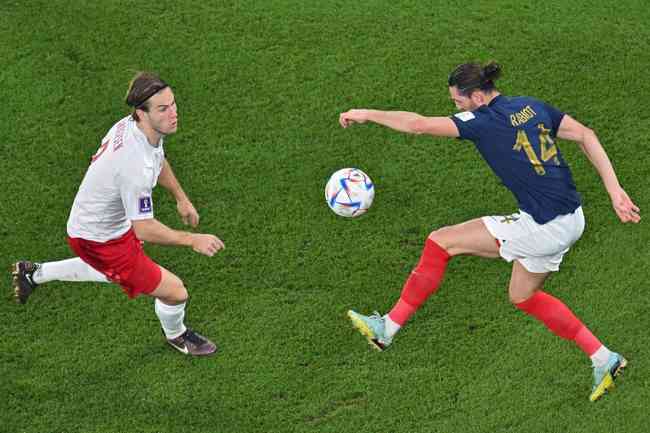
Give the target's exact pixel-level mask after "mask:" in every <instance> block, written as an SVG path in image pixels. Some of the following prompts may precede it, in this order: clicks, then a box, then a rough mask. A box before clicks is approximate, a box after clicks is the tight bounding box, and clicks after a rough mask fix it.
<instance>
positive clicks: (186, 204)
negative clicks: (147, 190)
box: [158, 159, 199, 227]
mask: <svg viewBox="0 0 650 433" xmlns="http://www.w3.org/2000/svg"><path fill="white" fill-rule="evenodd" d="M158 183H159V184H160V185H162V186H163V187H164V188H165V189H166V190H168V191H169V192H170V193H171V195H172V196H174V198H175V199H176V209H177V210H178V214H179V215H180V216H181V218H182V219H183V223H184V224H185V225H188V224H189V225H191V226H192V227H196V226H197V225H199V213H198V212H197V211H196V209H195V208H194V205H193V204H192V202H191V201H190V199H189V198H188V197H187V194H185V191H183V188H181V184H180V183H179V182H178V179H176V176H175V175H174V171H173V170H172V167H171V165H169V162H168V161H167V159H165V161H164V162H163V167H162V170H160V176H158Z"/></svg>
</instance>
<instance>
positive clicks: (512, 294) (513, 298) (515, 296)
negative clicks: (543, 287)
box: [508, 289, 535, 305]
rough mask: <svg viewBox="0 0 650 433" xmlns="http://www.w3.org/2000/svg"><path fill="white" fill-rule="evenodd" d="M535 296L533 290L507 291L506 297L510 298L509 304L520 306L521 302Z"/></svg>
mask: <svg viewBox="0 0 650 433" xmlns="http://www.w3.org/2000/svg"><path fill="white" fill-rule="evenodd" d="M534 294H535V291H534V290H532V291H531V290H525V291H521V290H512V289H511V290H509V291H508V297H509V298H510V302H511V303H512V304H513V305H516V304H521V303H522V302H524V301H526V300H527V299H530V297H531V296H533V295H534Z"/></svg>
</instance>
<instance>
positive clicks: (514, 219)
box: [482, 207, 585, 273]
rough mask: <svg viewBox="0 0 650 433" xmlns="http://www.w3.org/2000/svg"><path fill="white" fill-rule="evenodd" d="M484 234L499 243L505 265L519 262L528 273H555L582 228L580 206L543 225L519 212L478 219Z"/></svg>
mask: <svg viewBox="0 0 650 433" xmlns="http://www.w3.org/2000/svg"><path fill="white" fill-rule="evenodd" d="M482 220H483V223H484V224H485V226H486V227H487V229H488V231H489V232H490V234H491V235H492V236H494V237H495V238H496V239H497V240H498V241H499V243H500V246H499V254H500V255H501V257H503V258H504V259H505V260H507V261H508V262H511V261H513V260H517V261H519V263H521V264H522V265H523V266H524V268H526V269H527V270H528V271H529V272H534V273H544V272H555V271H557V270H558V269H559V268H560V263H562V257H563V256H564V254H566V252H567V251H569V248H570V247H571V245H573V244H574V243H575V242H576V241H577V240H578V239H580V236H582V232H583V231H584V229H585V216H584V214H583V213H582V207H578V209H576V210H575V211H574V212H573V213H570V214H566V215H560V216H558V217H555V219H553V220H551V221H549V222H547V223H546V224H537V223H536V222H535V220H534V219H533V217H532V216H530V215H529V214H527V213H526V212H524V211H521V210H520V211H519V212H517V213H514V214H512V215H507V216H486V217H483V218H482Z"/></svg>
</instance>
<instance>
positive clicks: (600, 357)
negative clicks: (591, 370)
mask: <svg viewBox="0 0 650 433" xmlns="http://www.w3.org/2000/svg"><path fill="white" fill-rule="evenodd" d="M611 354H612V352H610V350H609V349H608V348H606V347H605V345H604V344H603V345H602V346H600V349H598V350H597V351H596V352H594V354H593V355H591V356H590V358H591V363H592V364H593V366H594V367H602V366H604V365H605V364H607V361H609V356H610V355H611Z"/></svg>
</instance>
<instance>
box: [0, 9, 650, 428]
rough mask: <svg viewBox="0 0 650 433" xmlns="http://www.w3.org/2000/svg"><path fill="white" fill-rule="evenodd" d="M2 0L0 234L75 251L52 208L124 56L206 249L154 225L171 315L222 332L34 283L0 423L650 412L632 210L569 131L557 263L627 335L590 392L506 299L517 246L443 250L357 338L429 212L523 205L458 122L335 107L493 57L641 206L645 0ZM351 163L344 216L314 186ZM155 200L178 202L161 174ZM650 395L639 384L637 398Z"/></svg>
mask: <svg viewBox="0 0 650 433" xmlns="http://www.w3.org/2000/svg"><path fill="white" fill-rule="evenodd" d="M425 3H426V2H417V1H403V2H389V1H371V2H360V3H350V2H342V1H331V2H327V4H324V3H323V4H321V5H320V6H317V4H320V3H317V2H302V1H268V2H258V1H238V2H214V1H206V2H201V4H198V3H197V2H188V1H175V2H171V1H161V2H157V3H151V4H142V3H135V2H132V1H105V2H101V3H99V2H97V3H96V4H95V3H93V4H89V3H88V2H82V1H68V2H64V1H59V0H57V1H53V2H51V1H50V2H46V1H29V0H27V1H20V2H19V1H9V0H7V1H3V2H2V3H1V4H0V36H1V38H0V58H2V59H3V68H2V69H1V70H0V88H2V94H3V98H2V99H3V102H2V104H1V105H0V118H2V128H0V154H1V156H2V158H0V169H1V171H2V173H3V176H2V180H1V181H0V182H2V187H3V188H2V189H3V190H4V191H5V204H4V205H3V206H2V207H1V208H0V220H1V221H2V224H0V233H1V235H2V243H1V246H0V248H1V250H0V251H1V256H2V259H3V260H2V261H3V263H4V264H5V265H6V266H7V267H8V266H9V265H10V263H11V262H12V261H14V260H17V259H24V258H29V259H34V260H51V259H62V258H66V257H69V256H70V253H69V251H68V247H67V245H66V244H65V242H64V236H65V222H66V219H67V215H68V212H69V208H70V205H71V203H72V199H73V197H74V194H75V192H76V189H77V187H78V184H79V182H80V180H81V178H82V176H83V174H84V172H85V170H86V167H87V163H88V160H89V157H90V155H91V154H93V153H94V152H95V150H96V148H97V147H98V145H99V142H100V139H101V137H102V136H103V134H104V133H105V132H106V130H107V129H108V128H109V127H110V126H111V125H112V124H113V123H114V122H115V121H117V120H118V119H119V118H120V117H121V116H122V115H124V114H125V113H126V112H127V111H126V107H125V106H124V104H123V99H122V98H123V95H124V92H125V90H126V85H127V83H128V80H129V79H130V78H131V76H132V75H133V73H134V72H135V71H137V70H143V69H151V70H155V71H158V72H159V73H160V74H161V75H162V76H163V77H164V78H165V79H166V80H168V81H169V82H170V83H172V84H173V86H174V89H175V91H176V96H177V100H178V103H179V110H180V129H179V133H178V134H177V135H175V136H173V137H170V138H169V139H168V140H167V142H166V151H167V155H168V158H169V159H170V161H171V162H172V166H173V167H174V169H175V171H176V173H177V176H178V177H179V179H180V180H181V183H182V184H183V186H184V188H185V190H186V191H187V192H188V194H189V195H190V197H191V198H192V200H193V201H194V204H195V205H196V206H197V208H198V209H199V211H200V213H201V216H202V221H201V230H202V231H205V232H213V233H216V234H218V235H219V236H220V237H221V238H222V239H223V240H224V241H225V243H226V246H227V249H226V250H225V251H224V252H222V253H220V254H219V255H218V256H216V257H214V258H206V257H202V256H199V255H196V254H194V253H192V252H191V251H190V250H183V249H173V248H162V247H155V246H149V247H148V252H149V253H150V255H151V256H152V257H153V258H154V259H156V260H157V261H159V262H160V263H161V264H163V265H165V266H166V267H167V268H169V269H171V270H172V271H174V272H175V273H177V274H178V275H179V276H181V278H183V280H184V281H185V283H186V285H187V287H188V289H189V291H190V295H191V302H190V305H189V309H188V319H189V323H190V324H191V325H192V326H194V327H196V328H197V329H198V330H199V331H200V332H202V333H204V334H205V335H208V336H210V337H213V338H214V339H215V340H216V341H217V342H218V343H219V344H220V346H221V353H220V354H219V355H218V356H217V357H214V358H211V359H188V358H184V357H182V356H180V355H179V354H177V353H176V352H175V351H173V350H172V349H171V348H169V347H166V346H165V345H164V344H163V341H162V338H161V336H160V333H159V330H158V323H157V319H156V317H155V315H154V312H153V306H152V302H151V300H150V299H145V298H140V299H138V300H136V301H127V299H126V297H125V296H123V295H121V294H120V290H119V289H118V288H117V287H115V286H109V285H98V284H85V283H84V284H64V283H51V284H48V285H47V286H42V287H41V288H39V291H38V293H37V294H36V295H35V296H34V297H33V298H31V299H30V301H29V303H28V304H27V305H25V306H19V305H15V304H14V303H13V302H12V301H11V299H10V292H9V290H10V289H9V287H10V278H9V274H8V273H7V274H6V279H5V287H6V290H5V293H6V296H5V298H4V299H5V300H4V302H2V303H1V304H0V316H1V317H2V318H3V322H4V323H5V327H4V331H3V335H4V338H3V341H2V349H1V352H0V377H1V378H2V379H1V380H0V396H2V397H1V398H0V400H1V401H2V406H3V408H2V411H0V431H2V432H85V433H90V432H126V431H128V432H190V431H191V432H307V431H309V432H350V431H354V432H358V433H360V432H375V431H387V432H496V431H499V432H520V431H521V432H532V431H535V432H560V431H562V432H564V431H571V432H599V431H625V432H642V431H646V428H647V421H648V415H647V408H646V406H647V402H648V401H649V400H650V395H649V394H650V392H649V391H648V390H649V389H650V387H649V382H648V377H650V369H649V368H648V363H647V362H645V361H646V360H647V359H650V353H649V351H648V347H650V339H649V338H648V336H647V329H648V315H647V311H648V307H649V301H648V296H647V293H646V292H647V272H648V271H647V269H648V267H649V266H650V259H649V255H648V253H647V245H648V242H649V241H650V232H649V230H648V229H647V222H645V221H643V222H642V223H641V224H640V225H638V226H624V225H622V224H620V223H618V221H617V219H616V217H615V214H614V213H613V211H612V209H611V206H610V204H609V199H608V197H607V195H606V193H605V192H604V190H603V188H602V186H601V183H600V180H599V178H598V176H597V175H596V173H595V172H594V170H593V169H592V168H591V166H590V164H589V162H588V161H587V160H586V158H585V157H584V156H583V155H582V154H581V153H580V151H579V150H578V149H577V147H576V146H574V145H572V144H570V143H560V147H561V148H562V150H563V152H564V154H565V157H566V158H567V159H568V161H569V162H570V164H571V165H572V168H573V172H574V177H575V179H576V182H577V184H578V189H579V190H580V191H581V193H582V194H583V198H584V209H585V214H586V217H587V230H586V232H585V234H584V236H583V238H582V239H581V240H580V241H579V243H578V244H577V245H576V246H575V247H574V248H573V249H572V251H571V253H570V254H569V255H568V256H567V257H566V259H565V262H564V264H563V267H562V271H561V272H560V273H559V274H557V275H555V276H554V277H553V278H552V279H551V280H550V281H549V283H548V285H547V290H548V291H549V292H551V293H553V294H554V295H556V296H558V297H560V298H561V299H563V300H564V301H565V302H566V303H567V304H568V305H569V306H570V307H571V308H572V309H573V310H574V311H575V312H576V313H577V314H578V315H579V316H580V317H581V318H582V319H583V320H584V321H585V323H586V324H587V325H588V326H590V328H591V329H593V330H594V331H595V333H596V334H597V335H599V336H600V337H601V338H602V339H603V341H604V342H605V343H606V344H608V345H610V346H611V347H612V348H613V349H616V350H620V351H621V352H622V353H624V354H625V355H626V356H627V357H628V358H629V361H630V367H629V369H628V372H627V373H626V375H625V376H624V377H623V378H622V379H621V380H620V382H619V383H620V385H619V387H618V388H617V390H616V392H615V393H613V394H612V395H609V396H607V397H606V398H605V399H604V400H603V401H600V402H598V403H597V404H590V403H589V402H588V401H587V396H588V392H589V389H590V386H591V375H590V373H591V371H590V369H589V367H588V365H589V364H588V361H587V360H586V359H585V358H584V356H583V355H582V353H581V352H580V351H579V350H578V349H577V348H575V347H573V346H572V344H570V343H567V342H565V341H562V340H560V339H559V338H557V337H554V336H553V335H551V334H550V333H549V332H548V331H547V330H546V329H545V328H544V327H543V326H542V325H540V324H539V323H537V322H535V321H534V320H532V319H530V318H528V317H524V316H523V315H522V314H521V313H520V312H517V311H516V310H515V309H514V308H513V307H512V306H511V305H509V303H508V301H507V294H506V287H507V282H508V278H509V270H510V268H509V266H508V265H507V264H505V263H503V262H499V261H489V260H481V259H478V258H459V259H456V260H454V261H453V262H452V263H451V265H450V267H449V271H448V274H447V277H446V279H445V282H444V283H443V286H442V288H441V290H440V291H439V293H438V295H436V296H435V298H434V299H432V300H430V301H429V302H428V303H427V305H426V306H425V307H424V308H423V309H422V310H421V311H420V312H419V313H418V314H417V315H416V317H415V319H414V320H413V322H412V323H411V324H410V326H408V327H407V328H405V329H404V331H403V332H402V333H401V334H400V335H399V337H398V338H397V339H396V342H395V344H394V345H393V347H391V349H390V350H389V351H388V352H386V353H383V354H378V353H375V352H371V351H370V349H369V348H368V347H367V346H366V344H365V342H364V340H363V339H362V337H361V336H359V335H357V334H356V332H355V331H353V330H352V328H351V326H350V325H349V323H348V322H347V319H346V318H345V311H346V310H347V309H348V308H355V309H358V310H360V311H370V310H372V309H379V310H381V311H385V310H386V309H388V308H389V307H390V306H391V305H392V303H393V301H394V300H395V299H396V298H397V297H398V294H399V290H400V287H401V285H402V282H403V281H404V279H405V278H406V276H407V275H408V273H409V271H410V269H411V268H412V266H413V265H414V264H415V263H416V261H417V258H418V257H419V254H420V250H421V247H422V245H423V241H424V239H425V237H426V236H427V234H428V233H429V232H430V231H431V230H432V229H434V228H436V227H440V226H442V225H445V224H451V223H458V222H461V221H464V220H467V219H469V218H473V217H477V216H480V215H484V214H492V213H497V214H502V213H509V212H511V211H513V210H514V209H515V203H514V201H513V199H512V198H511V196H510V194H509V193H508V192H507V191H505V189H504V188H503V187H502V186H500V185H499V184H498V182H497V181H496V179H495V177H494V176H493V175H491V173H490V172H489V170H488V168H487V167H486V166H485V164H484V163H483V162H482V161H481V159H480V157H479V155H478V154H477V153H476V151H475V150H474V149H473V147H472V145H471V144H470V143H468V142H456V141H454V140H447V139H432V138H426V137H411V136H405V135H400V134H398V133H394V132H391V131H388V130H386V129H384V128H381V127H377V126H358V127H354V128H352V129H351V130H347V131H345V130H342V129H341V128H340V127H339V126H338V123H337V116H338V113H339V112H341V111H344V110H347V109H349V108H352V107H363V106H369V107H375V108H381V109H404V110H409V111H417V112H421V113H423V114H441V115H444V114H450V113H452V112H453V111H454V109H453V106H452V105H451V103H450V101H449V97H448V94H447V90H446V77H447V74H448V73H449V71H450V70H451V69H452V68H453V67H454V66H455V65H457V64H458V63H462V62H465V61H468V60H480V61H486V60H489V59H497V60H498V61H499V62H500V63H501V64H502V65H503V67H504V78H503V80H502V81H501V82H500V83H499V85H500V89H501V90H502V91H503V92H504V93H506V94H528V95H531V96H537V97H540V98H542V99H545V100H547V101H549V102H550V103H552V104H554V105H556V106H558V107H560V108H561V109H563V110H565V111H567V112H568V113H570V114H572V115H574V116H575V117H577V118H578V119H580V120H582V121H583V122H584V123H586V124H587V125H589V126H591V127H593V128H594V129H595V130H596V131H597V133H598V134H599V136H600V138H601V140H602V142H603V143H604V145H605V147H606V149H607V151H608V153H609V155H610V157H611V158H612V160H613V161H614V164H615V167H616V168H617V172H618V175H619V177H620V179H621V182H622V183H623V185H624V187H625V188H626V189H627V191H628V193H629V194H630V195H631V197H632V198H633V200H635V201H636V202H637V204H638V205H639V206H640V207H641V209H642V210H643V209H649V208H650V206H649V205H648V194H647V186H646V180H647V179H648V177H649V174H650V173H649V171H650V169H649V168H648V164H647V158H646V157H645V156H644V155H645V153H646V150H645V147H646V146H645V143H647V139H648V136H650V130H649V129H650V126H649V123H648V118H649V115H648V113H647V110H646V109H644V108H643V106H642V105H643V103H642V100H643V95H647V94H649V93H650V81H648V80H647V65H648V63H649V62H650V54H648V50H647V47H648V46H649V45H650V28H649V27H648V26H647V22H648V19H650V12H648V9H647V6H646V4H645V2H644V1H640V0H639V1H632V0H626V1H621V2H617V3H616V6H614V5H613V4H612V3H611V2H608V1H596V2H592V1H586V0H579V1H574V2H570V5H567V4H566V3H565V2H562V1H549V2H544V3H543V4H539V3H535V4H534V3H533V2H530V3H527V2H518V1H507V0H500V1H494V2H489V4H488V3H479V2H469V3H464V4H462V5H459V4H458V3H456V2H442V1H440V2H434V3H431V4H425ZM345 166H358V167H361V168H362V169H363V170H365V171H366V172H367V173H368V174H369V175H370V176H371V177H372V179H373V180H374V181H375V183H376V189H377V195H376V199H375V203H374V205H373V208H372V209H371V210H370V212H369V213H368V214H367V215H365V216H363V217H362V218H360V219H358V220H344V219H342V218H339V217H336V216H335V215H334V214H333V213H332V212H330V211H329V210H328V209H327V207H326V205H325V202H324V200H323V187H324V184H325V181H326V180H327V178H328V176H329V175H330V174H331V173H332V172H334V171H335V170H336V169H339V168H342V167H345ZM154 200H155V204H156V215H157V217H158V218H159V219H161V220H162V221H163V222H166V223H168V224H170V225H171V226H173V227H180V224H179V220H178V218H177V216H176V214H175V206H174V203H173V202H172V200H171V199H170V197H169V196H167V195H166V193H165V192H161V191H158V192H157V193H156V195H155V198H154ZM644 402H645V403H644Z"/></svg>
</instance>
